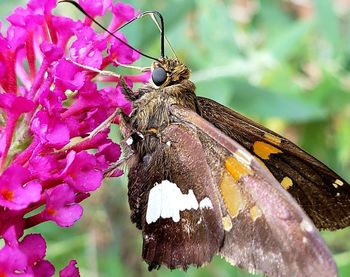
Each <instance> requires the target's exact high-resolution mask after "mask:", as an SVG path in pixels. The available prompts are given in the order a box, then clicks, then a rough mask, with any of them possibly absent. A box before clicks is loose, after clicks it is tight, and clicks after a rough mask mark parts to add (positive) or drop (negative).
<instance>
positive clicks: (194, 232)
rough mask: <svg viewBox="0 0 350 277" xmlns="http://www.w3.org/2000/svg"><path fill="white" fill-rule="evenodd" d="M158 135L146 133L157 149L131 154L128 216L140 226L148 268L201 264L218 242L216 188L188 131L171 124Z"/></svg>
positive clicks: (220, 232)
mask: <svg viewBox="0 0 350 277" xmlns="http://www.w3.org/2000/svg"><path fill="white" fill-rule="evenodd" d="M160 136H161V138H160V137H159V136H153V135H152V134H145V137H144V139H145V140H154V145H156V148H155V150H154V151H153V152H151V153H149V154H147V155H146V156H144V157H142V159H138V158H137V157H134V159H135V160H134V162H133V163H132V164H131V166H130V169H129V176H128V179H129V185H128V186H129V188H128V191H129V204H130V208H131V211H132V215H131V219H132V221H133V222H134V223H136V225H137V226H138V227H139V228H140V229H142V233H143V253H142V256H143V258H144V260H145V261H146V262H147V263H148V264H149V269H150V270H151V269H153V268H158V267H159V266H160V265H166V266H167V267H169V268H171V269H174V268H182V269H186V268H187V267H188V266H189V265H196V266H201V265H203V264H205V263H208V262H209V261H210V260H211V259H212V256H213V255H214V254H215V253H217V252H218V251H219V249H220V247H221V244H222V242H223V237H224V231H223V228H222V224H221V218H222V216H221V209H220V199H219V197H218V192H217V189H216V187H215V186H214V185H213V184H214V181H213V179H212V176H211V173H210V168H209V166H208V164H207V163H206V157H205V153H204V152H203V149H202V145H201V143H200V141H199V138H198V136H197V135H196V134H195V133H194V132H193V131H191V130H190V129H188V128H186V127H185V126H180V125H176V124H171V125H170V126H168V127H167V128H166V129H165V130H164V131H163V132H162V133H161V134H160ZM209 199H210V200H209Z"/></svg>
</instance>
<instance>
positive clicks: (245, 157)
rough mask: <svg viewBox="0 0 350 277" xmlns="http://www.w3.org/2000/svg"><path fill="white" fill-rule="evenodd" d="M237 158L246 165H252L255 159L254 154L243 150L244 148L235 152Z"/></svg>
mask: <svg viewBox="0 0 350 277" xmlns="http://www.w3.org/2000/svg"><path fill="white" fill-rule="evenodd" d="M234 156H235V158H236V159H237V160H238V161H240V162H241V163H243V164H245V165H248V166H249V165H250V164H251V162H252V159H253V156H252V155H250V154H249V153H248V152H247V151H245V150H242V149H238V150H237V151H236V152H235V153H234Z"/></svg>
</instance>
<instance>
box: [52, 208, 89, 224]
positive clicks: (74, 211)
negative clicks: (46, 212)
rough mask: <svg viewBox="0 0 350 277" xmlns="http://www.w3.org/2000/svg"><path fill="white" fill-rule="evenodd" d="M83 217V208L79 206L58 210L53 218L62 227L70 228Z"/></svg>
mask: <svg viewBox="0 0 350 277" xmlns="http://www.w3.org/2000/svg"><path fill="white" fill-rule="evenodd" d="M82 215H83V208H82V207H81V206H80V205H79V204H74V205H71V206H65V207H64V208H61V209H58V210H57V212H56V214H55V215H54V216H53V218H54V221H55V222H56V224H57V225H59V226H61V227H70V226H72V225H73V224H74V223H75V222H76V221H77V220H79V219H80V218H81V216H82Z"/></svg>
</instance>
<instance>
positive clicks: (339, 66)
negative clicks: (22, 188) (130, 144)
mask: <svg viewBox="0 0 350 277" xmlns="http://www.w3.org/2000/svg"><path fill="white" fill-rule="evenodd" d="M126 2H128V3H131V4H133V5H134V6H135V7H136V8H137V9H139V10H142V11H144V10H153V9H156V10H159V11H160V12H161V13H162V14H163V16H164V18H165V21H166V22H165V23H166V34H167V36H168V38H169V40H170V41H171V43H172V46H173V48H174V49H175V51H176V54H177V55H178V57H179V58H180V59H181V60H183V61H184V62H185V63H186V64H187V65H188V66H189V67H190V68H191V69H192V73H193V74H192V80H193V81H194V82H195V83H196V85H197V93H198V94H199V95H205V96H207V97H210V98H212V99H215V100H216V101H218V102H220V103H223V104H225V105H227V106H230V107H231V108H233V109H235V110H237V111H239V112H242V113H244V114H245V115H247V116H249V117H251V118H253V119H255V120H257V121H259V122H261V123H263V124H264V125H265V126H267V127H269V128H271V129H273V130H275V131H277V132H279V133H281V134H282V135H284V136H286V137H288V138H289V139H291V140H292V141H294V142H296V143H297V144H298V145H300V146H301V147H302V148H304V149H306V150H307V151H308V152H310V153H311V154H313V155H314V156H316V157H318V158H319V159H320V160H322V161H323V162H325V163H326V164H327V165H329V166H330V167H331V168H333V169H334V170H335V171H337V172H338V173H339V174H340V175H342V176H343V177H344V178H345V179H346V180H348V181H349V180H350V170H349V169H350V93H349V92H350V1H349V0H333V1H332V0H314V1H312V0H302V1H301V0H284V1H282V0H281V1H274V0H269V1H257V0H231V1H225V0H207V1H204V0H201V1H200V0H168V1H162V0H153V1H146V0H133V1H126ZM23 3H25V1H19V0H17V1H14V0H13V1H4V0H1V10H0V18H1V19H2V20H4V19H5V17H6V15H7V14H8V13H9V12H10V11H11V10H12V9H13V8H14V7H16V6H17V5H19V4H22V5H23ZM57 13H58V14H65V15H71V16H74V17H75V18H83V16H82V15H81V14H80V13H79V12H78V11H76V10H75V9H74V8H73V7H71V6H69V5H68V4H65V5H62V6H60V7H59V9H57ZM103 20H105V22H106V23H105V24H107V21H108V17H106V18H105V19H101V21H103ZM125 32H126V33H127V37H128V39H129V41H130V43H131V44H132V45H134V46H136V47H138V48H140V49H142V51H143V52H146V53H148V54H151V55H153V56H158V55H159V35H158V33H157V31H156V29H155V27H154V25H153V24H152V22H151V20H150V19H143V20H142V21H140V22H136V23H134V24H133V25H132V26H128V28H127V30H125ZM169 55H171V53H169ZM138 64H140V65H145V66H148V65H149V64H150V61H149V60H147V59H141V61H139V62H138ZM115 129H116V130H117V128H115ZM126 183H127V180H126V178H125V177H121V178H118V179H117V180H108V181H106V182H105V184H104V186H103V188H102V189H101V190H99V191H98V192H97V193H94V194H93V195H92V197H91V198H89V199H88V200H87V201H85V203H84V206H85V210H84V216H83V219H82V220H80V221H79V222H78V223H77V224H76V225H75V226H74V227H73V228H69V229H61V228H58V227H56V226H55V225H54V224H53V223H46V224H43V225H41V226H39V227H37V228H35V229H34V230H31V231H33V232H37V231H39V232H42V233H43V234H44V236H45V238H46V239H47V241H48V250H47V257H48V259H50V260H51V261H53V263H54V264H55V266H56V268H57V269H58V270H59V269H61V268H62V267H63V266H65V265H66V264H67V262H68V261H69V260H70V259H76V260H77V261H78V265H79V267H80V271H81V275H82V276H169V277H170V276H172V277H178V276H218V277H219V276H222V277H224V276H250V275H249V274H247V273H245V272H244V271H242V270H239V269H236V268H234V267H231V266H230V265H228V264H227V263H226V262H224V261H223V260H221V259H220V258H219V257H216V258H215V259H214V261H213V262H212V263H210V265H208V266H207V267H205V268H202V269H199V270H197V269H195V268H191V269H190V270H189V271H188V272H187V273H184V272H181V271H177V270H175V271H172V272H171V271H169V270H166V269H164V268H162V269H161V270H159V271H156V272H151V273H149V272H148V271H147V266H146V265H145V263H143V262H142V260H141V244H142V243H141V234H140V232H139V231H138V230H137V229H136V227H135V226H133V225H132V224H131V223H130V220H129V209H128V204H127V190H126ZM322 235H323V237H324V238H325V240H326V242H327V244H328V245H329V247H330V248H331V250H332V252H333V254H334V259H335V260H336V262H337V265H338V268H339V272H340V276H344V277H345V276H350V228H347V229H345V230H341V231H337V232H323V233H322Z"/></svg>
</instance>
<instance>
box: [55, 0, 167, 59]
mask: <svg viewBox="0 0 350 277" xmlns="http://www.w3.org/2000/svg"><path fill="white" fill-rule="evenodd" d="M58 3H70V4H72V5H73V6H75V7H76V8H77V9H78V10H79V11H80V12H82V13H83V14H84V15H85V16H86V17H88V18H89V19H90V20H91V21H92V22H94V23H95V24H96V25H97V26H99V27H100V28H101V29H102V30H104V31H106V32H107V33H108V34H109V35H111V36H112V37H114V38H115V39H117V40H119V41H120V42H121V43H123V44H124V45H126V46H128V47H129V48H130V49H132V50H134V51H135V52H137V53H139V54H140V55H141V56H144V57H146V58H149V59H152V60H154V61H158V62H159V60H158V59H157V58H154V57H152V56H149V55H147V54H145V53H142V52H141V51H139V50H138V49H136V48H135V47H133V46H131V45H130V44H128V43H126V42H125V41H124V40H122V39H120V38H118V37H117V36H116V35H114V34H113V33H112V32H111V31H109V30H108V29H107V28H106V27H104V26H103V25H102V24H101V23H99V22H98V21H97V20H95V19H94V18H93V17H92V16H91V15H89V14H88V13H87V12H86V11H85V10H84V9H83V8H82V7H81V6H80V5H79V4H78V3H77V2H74V1H73V0H61V1H59V2H58ZM159 15H160V14H159ZM160 16H161V15H160ZM128 22H129V21H128ZM128 22H127V23H128ZM163 30H164V24H163ZM161 37H163V47H162V51H161V53H163V54H164V35H162V36H161ZM162 57H163V56H162Z"/></svg>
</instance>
